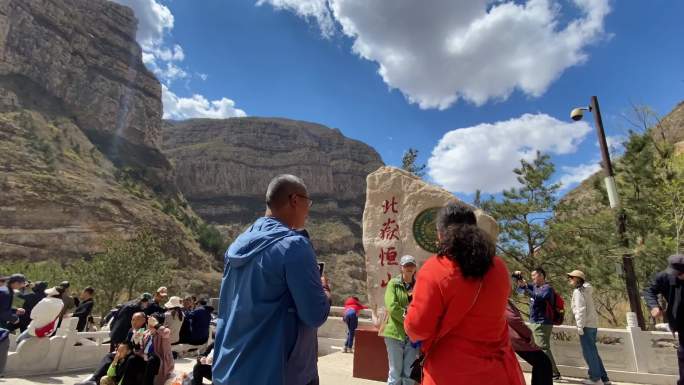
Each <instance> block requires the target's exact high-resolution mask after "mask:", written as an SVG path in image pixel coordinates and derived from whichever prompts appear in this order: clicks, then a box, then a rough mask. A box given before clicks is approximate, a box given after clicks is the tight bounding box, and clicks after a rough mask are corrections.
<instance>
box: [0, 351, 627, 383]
mask: <svg viewBox="0 0 684 385" xmlns="http://www.w3.org/2000/svg"><path fill="white" fill-rule="evenodd" d="M193 364H194V361H193V360H191V359H182V360H177V361H176V370H179V371H186V372H189V371H191V370H192V365H193ZM319 373H320V377H321V385H379V384H382V383H383V382H378V381H368V380H361V379H357V378H353V377H352V374H351V373H352V355H351V354H344V353H333V354H330V355H327V356H325V357H321V358H320V360H319ZM86 376H87V373H72V374H66V375H57V376H38V377H29V378H0V384H3V385H28V384H61V385H73V384H75V383H76V382H78V381H80V380H81V379H83V378H84V377H86ZM525 377H526V378H527V383H528V384H529V383H530V375H529V373H527V374H525ZM205 383H206V382H205ZM581 383H582V380H580V379H571V378H568V379H563V380H562V381H559V382H556V384H558V385H560V384H581ZM614 384H615V385H636V384H628V383H624V382H614Z"/></svg>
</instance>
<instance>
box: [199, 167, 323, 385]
mask: <svg viewBox="0 0 684 385" xmlns="http://www.w3.org/2000/svg"><path fill="white" fill-rule="evenodd" d="M311 204H312V200H311V197H310V196H309V193H308V191H307V189H306V186H305V185H304V182H302V180H301V179H299V178H298V177H296V176H294V175H280V176H277V177H275V178H274V179H273V180H272V181H271V183H270V184H269V185H268V190H267V192H266V205H267V207H268V208H267V211H266V215H265V216H264V217H263V218H259V219H257V220H256V222H254V224H253V225H252V226H251V227H250V228H249V229H247V230H246V231H245V232H244V233H242V234H241V235H240V236H239V237H238V238H237V239H236V240H235V242H233V244H231V245H230V247H229V248H228V251H226V255H225V268H224V271H223V281H222V282H221V294H220V296H219V297H220V301H219V311H218V314H219V315H218V321H217V327H216V340H215V343H214V359H213V368H212V383H213V384H215V385H318V383H319V380H318V367H317V351H318V342H317V329H318V327H320V326H321V325H323V323H324V322H325V321H326V319H327V318H328V313H329V311H330V289H329V288H328V287H327V284H326V281H325V278H324V277H321V274H320V271H319V269H318V264H317V262H316V255H315V253H314V250H313V247H312V246H311V242H310V241H309V235H308V233H307V232H306V230H303V228H304V225H305V223H306V218H307V216H308V214H309V208H310V207H311Z"/></svg>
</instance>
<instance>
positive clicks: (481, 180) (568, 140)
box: [427, 114, 591, 193]
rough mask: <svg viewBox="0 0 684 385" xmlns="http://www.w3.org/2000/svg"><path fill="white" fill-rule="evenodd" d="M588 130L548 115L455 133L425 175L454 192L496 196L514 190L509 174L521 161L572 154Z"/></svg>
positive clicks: (437, 150) (445, 140) (441, 146)
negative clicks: (503, 191)
mask: <svg viewBox="0 0 684 385" xmlns="http://www.w3.org/2000/svg"><path fill="white" fill-rule="evenodd" d="M590 131H591V128H590V127H589V125H588V124H587V123H585V122H576V123H569V122H563V121H560V120H558V119H555V118H553V117H551V116H549V115H546V114H525V115H522V116H521V117H519V118H515V119H511V120H507V121H501V122H496V123H483V124H479V125H477V126H472V127H466V128H460V129H456V130H453V131H450V132H448V133H446V134H445V135H444V136H443V137H442V139H440V141H439V143H438V144H437V146H436V147H435V148H434V149H433V150H432V156H431V157H430V159H429V160H428V163H427V166H428V174H429V175H430V177H431V178H432V179H433V180H434V181H435V182H436V183H438V184H440V185H442V186H444V187H445V188H447V189H449V190H451V191H453V192H461V193H474V192H475V190H478V189H479V190H482V191H483V192H485V193H498V192H500V191H501V190H503V189H508V188H511V187H516V186H518V182H517V180H516V176H515V174H513V172H512V171H513V169H514V168H516V167H518V166H519V165H520V159H526V160H532V159H534V157H535V156H536V152H537V151H541V152H545V153H550V154H558V155H562V154H571V153H574V152H576V151H577V146H578V145H579V144H580V143H581V142H582V140H583V139H584V138H585V136H586V135H587V134H588V133H589V132H590Z"/></svg>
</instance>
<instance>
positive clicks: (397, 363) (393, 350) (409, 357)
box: [380, 255, 418, 385]
mask: <svg viewBox="0 0 684 385" xmlns="http://www.w3.org/2000/svg"><path fill="white" fill-rule="evenodd" d="M399 264H400V265H401V274H399V275H397V276H396V277H394V278H392V279H390V281H389V282H388V283H387V288H386V289H385V307H386V308H387V322H386V323H385V325H384V327H382V330H381V331H380V334H381V335H382V337H384V338H385V346H386V347H387V360H388V362H389V373H388V374H387V384H388V385H402V384H406V385H408V384H414V383H415V382H414V381H413V380H411V378H410V374H411V364H413V362H414V361H415V360H416V356H417V355H418V349H417V346H416V345H415V344H412V343H411V341H409V338H408V336H407V335H406V331H405V330H404V318H406V311H407V310H408V306H409V303H411V300H412V299H413V288H414V287H415V285H416V259H415V258H414V257H413V256H412V255H404V256H403V257H401V260H400V262H399Z"/></svg>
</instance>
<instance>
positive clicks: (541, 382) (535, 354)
mask: <svg viewBox="0 0 684 385" xmlns="http://www.w3.org/2000/svg"><path fill="white" fill-rule="evenodd" d="M506 321H508V337H509V338H510V340H511V345H512V346H513V350H515V353H516V354H517V355H519V356H520V358H522V359H523V360H525V361H527V363H528V364H530V365H532V385H553V372H552V370H551V360H549V357H547V356H546V354H544V352H543V351H542V350H541V349H540V348H539V346H537V345H536V344H535V343H534V338H533V336H532V330H530V328H528V327H527V325H526V324H525V321H523V319H522V316H521V315H520V310H518V308H517V307H516V306H515V304H514V303H513V301H511V300H510V299H509V300H508V305H507V306H506Z"/></svg>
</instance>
